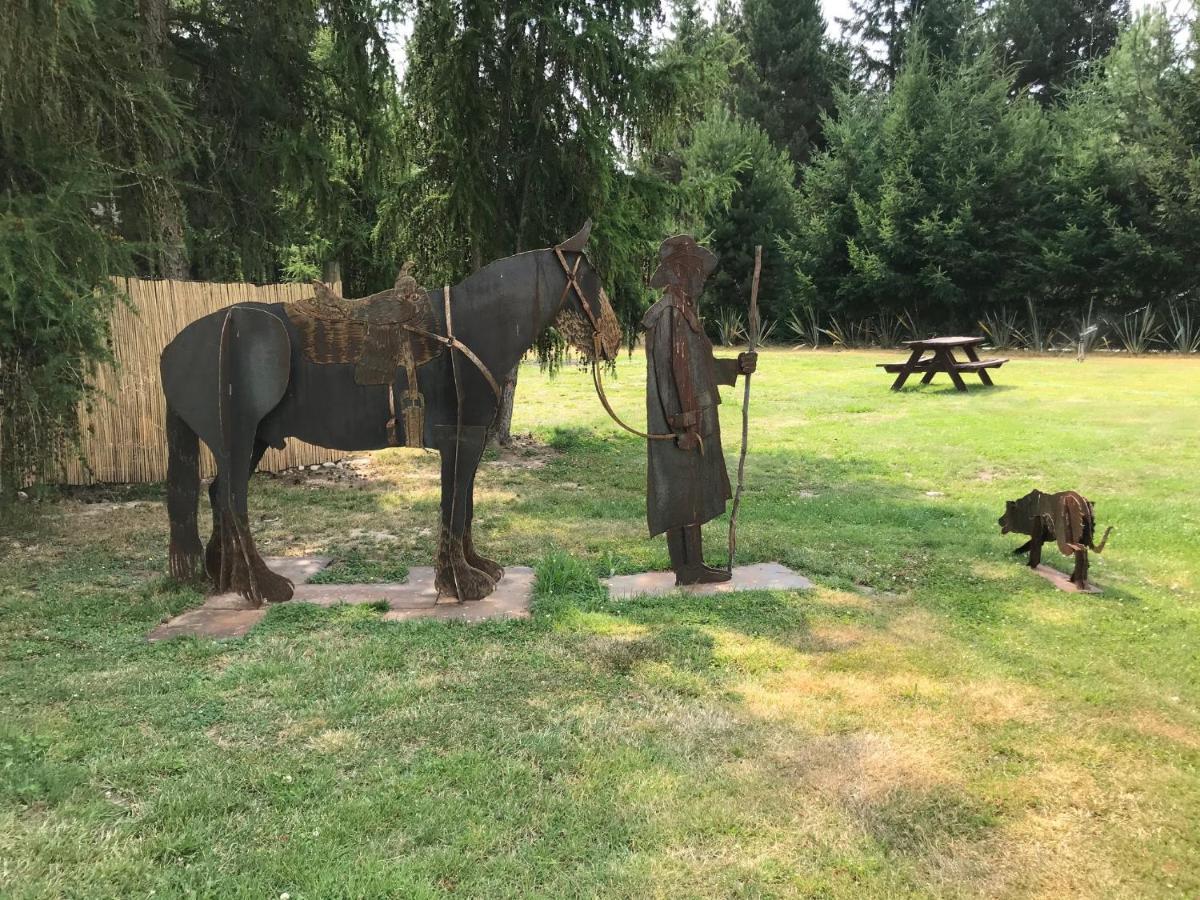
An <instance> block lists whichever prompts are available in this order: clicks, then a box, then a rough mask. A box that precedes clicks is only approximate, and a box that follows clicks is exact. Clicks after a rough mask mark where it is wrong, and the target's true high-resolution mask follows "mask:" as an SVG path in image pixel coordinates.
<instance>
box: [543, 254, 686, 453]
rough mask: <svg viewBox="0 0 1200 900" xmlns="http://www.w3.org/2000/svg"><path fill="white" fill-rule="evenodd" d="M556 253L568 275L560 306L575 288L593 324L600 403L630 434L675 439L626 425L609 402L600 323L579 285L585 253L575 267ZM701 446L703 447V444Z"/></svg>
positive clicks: (594, 373) (594, 367) (594, 372)
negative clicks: (601, 367) (601, 359)
mask: <svg viewBox="0 0 1200 900" xmlns="http://www.w3.org/2000/svg"><path fill="white" fill-rule="evenodd" d="M554 255H555V256H556V257H558V264H559V265H560V266H562V270H563V274H564V275H566V276H567V283H566V285H564V286H563V292H562V296H561V297H559V306H561V305H562V302H563V301H564V300H566V299H567V294H568V293H570V292H571V290H574V291H575V296H577V297H578V298H579V305H580V307H581V308H582V309H583V313H584V315H585V316H587V318H588V321H589V322H590V323H591V325H592V383H593V384H594V385H595V386H596V396H597V397H599V398H600V404H601V405H602V406H603V407H604V411H605V412H606V413H608V415H609V418H611V419H612V420H613V421H614V422H616V423H617V424H618V425H620V426H621V427H622V428H624V429H625V430H626V431H628V432H629V433H630V434H636V435H637V436H638V437H641V438H646V439H647V440H651V441H673V440H675V433H674V432H671V433H670V434H648V433H646V432H645V431H638V430H637V429H636V428H634V427H633V426H631V425H626V424H625V423H624V422H623V421H621V417H620V416H618V415H617V413H616V411H615V410H614V409H613V408H612V404H611V403H609V402H608V397H607V395H606V394H605V393H604V381H603V379H601V377H600V350H601V347H600V323H599V322H598V321H597V320H596V314H595V312H593V311H592V304H591V303H590V302H588V298H587V296H586V295H585V294H584V293H583V288H582V287H580V285H579V263H580V262H581V261H582V260H583V253H582V252H581V253H580V254H579V256H578V257H577V258H576V260H575V265H574V266H573V267H572V266H569V265H567V258H566V257H565V256H563V252H562V248H561V247H555V248H554ZM701 447H702V448H703V445H701ZM701 452H703V450H702V451H701Z"/></svg>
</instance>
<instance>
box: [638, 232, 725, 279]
mask: <svg viewBox="0 0 1200 900" xmlns="http://www.w3.org/2000/svg"><path fill="white" fill-rule="evenodd" d="M658 258H659V264H658V268H657V269H655V271H654V274H653V275H652V276H651V277H650V287H652V288H664V287H666V286H667V285H668V284H671V282H672V278H671V269H684V270H686V269H688V268H691V267H695V268H696V269H699V270H700V271H701V272H703V273H704V276H705V277H706V278H707V277H708V276H709V275H711V274H712V272H713V269H715V268H716V267H717V257H716V256H714V255H713V253H712V251H711V250H709V249H708V248H707V247H701V246H700V245H699V244H697V243H696V239H695V238H694V237H692V236H691V235H690V234H680V235H676V236H675V237H673V238H667V239H666V240H665V241H663V242H662V246H661V247H659V248H658Z"/></svg>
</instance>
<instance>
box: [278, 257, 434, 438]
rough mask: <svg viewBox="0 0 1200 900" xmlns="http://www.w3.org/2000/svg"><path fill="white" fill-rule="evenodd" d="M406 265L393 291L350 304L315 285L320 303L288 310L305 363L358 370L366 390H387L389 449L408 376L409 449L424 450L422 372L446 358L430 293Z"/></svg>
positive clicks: (406, 426)
mask: <svg viewBox="0 0 1200 900" xmlns="http://www.w3.org/2000/svg"><path fill="white" fill-rule="evenodd" d="M409 265H410V264H408V263H406V264H405V266H404V268H403V269H401V270H400V274H399V275H398V276H397V277H396V284H395V286H394V287H393V288H392V289H391V290H390V291H382V292H380V293H378V294H372V295H371V296H369V297H362V298H359V299H356V300H345V299H343V298H342V297H339V296H338V295H337V294H336V293H334V291H333V290H332V289H330V288H329V287H328V286H327V285H324V284H321V283H320V282H314V288H315V290H316V295H315V296H314V297H311V298H308V299H305V300H298V301H296V302H295V303H287V304H285V305H284V310H285V312H286V313H287V316H288V318H289V319H290V320H291V322H292V325H293V326H295V328H296V331H297V332H299V334H300V342H301V345H302V347H303V350H304V355H305V357H306V358H307V359H308V360H309V361H310V362H313V363H317V364H321V365H328V364H333V363H348V364H353V365H354V380H355V382H356V383H357V384H361V385H387V388H388V408H389V410H390V412H391V418H390V419H389V420H388V423H387V432H388V443H389V444H391V445H392V446H397V445H398V444H399V439H398V437H397V433H396V412H397V403H396V392H395V386H396V383H397V381H398V380H400V379H398V377H397V375H398V373H403V375H404V378H403V385H402V386H401V388H400V403H399V411H400V414H401V416H402V418H403V422H404V437H405V444H406V445H407V446H409V447H420V446H421V437H422V434H423V433H424V425H425V398H424V397H422V396H421V393H420V391H419V390H418V389H417V369H418V368H419V367H421V366H423V365H425V364H426V363H427V362H429V361H430V360H432V359H434V358H436V357H437V356H438V355H439V354H441V352H442V350H443V347H444V343H442V342H440V341H439V340H438V339H437V338H436V332H435V328H436V324H435V322H434V318H433V309H432V307H431V306H430V304H429V299H428V297H427V296H426V294H425V292H424V291H423V290H422V289H421V288H420V286H418V284H417V281H416V279H415V278H413V277H412V276H411V275H410V274H409Z"/></svg>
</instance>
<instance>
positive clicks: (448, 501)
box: [434, 427, 496, 600]
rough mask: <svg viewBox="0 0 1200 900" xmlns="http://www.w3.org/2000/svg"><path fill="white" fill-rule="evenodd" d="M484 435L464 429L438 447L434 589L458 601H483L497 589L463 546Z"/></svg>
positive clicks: (470, 428)
mask: <svg viewBox="0 0 1200 900" xmlns="http://www.w3.org/2000/svg"><path fill="white" fill-rule="evenodd" d="M452 430H453V429H447V431H452ZM485 436H486V429H484V428H482V427H468V428H464V429H463V435H462V440H461V443H456V438H454V437H450V438H449V439H448V440H446V441H444V442H442V446H441V447H440V448H439V449H440V450H441V454H442V527H441V531H440V533H439V534H438V549H437V560H436V562H435V564H434V569H435V578H434V586H435V587H437V589H438V591H439V592H440V593H443V594H446V595H448V596H451V597H457V598H458V599H459V600H482V599H483V598H484V597H486V596H487V595H488V594H490V593H491V592H492V591H494V590H495V589H496V581H495V579H493V578H492V577H491V575H489V574H488V573H487V572H486V571H485V570H483V569H478V568H476V567H475V566H473V565H472V564H471V563H470V562H469V561H468V560H467V556H466V550H465V547H464V543H465V541H464V538H465V535H466V531H467V523H468V522H469V519H470V514H471V494H472V492H473V488H474V484H475V471H476V469H478V468H479V460H480V459H481V458H482V457H483V444H484V438H485ZM456 457H457V462H456Z"/></svg>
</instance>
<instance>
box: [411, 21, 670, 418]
mask: <svg viewBox="0 0 1200 900" xmlns="http://www.w3.org/2000/svg"><path fill="white" fill-rule="evenodd" d="M415 9H416V18H415V22H414V30H413V35H412V38H411V41H410V43H409V60H408V71H407V75H406V79H405V88H406V101H407V103H408V104H409V106H410V113H409V114H410V116H411V121H412V123H413V125H414V126H415V128H416V129H417V135H418V141H419V146H420V153H419V156H420V158H421V159H422V160H423V163H422V165H423V166H424V172H423V177H424V178H426V179H428V182H427V183H429V184H433V185H436V186H437V187H436V188H435V189H434V190H435V192H436V193H437V194H438V195H439V196H440V198H441V209H440V210H439V213H438V215H437V216H436V218H435V220H434V221H436V223H437V224H436V226H435V227H437V228H438V230H439V233H438V235H437V240H436V241H429V240H425V239H423V236H416V237H418V241H416V242H419V243H421V244H423V245H424V246H425V247H426V248H427V251H432V252H427V255H426V256H425V258H424V260H423V262H424V265H425V268H424V269H423V272H424V274H425V275H426V277H430V276H436V277H437V278H438V279H439V280H440V279H441V278H447V279H454V278H459V277H462V276H463V275H465V274H466V273H468V272H470V271H472V270H473V269H476V268H478V267H480V266H481V265H483V264H484V263H486V262H487V261H489V260H491V259H494V258H496V257H502V256H507V255H509V254H511V253H515V252H520V251H523V250H526V249H529V248H531V247H538V246H547V245H551V244H553V243H555V242H557V241H559V240H562V239H563V238H565V237H567V236H569V235H571V234H572V233H574V232H575V230H576V229H578V228H579V226H580V224H582V222H583V220H584V219H586V218H588V217H589V216H593V217H595V218H596V224H597V228H596V232H595V238H594V243H593V249H594V250H595V251H596V253H597V259H598V261H600V262H603V260H604V259H605V256H606V251H607V249H608V248H607V246H606V242H607V241H608V240H609V238H610V236H611V233H610V232H608V230H607V228H608V223H607V221H606V218H605V210H606V209H607V208H608V205H609V203H610V202H611V201H612V200H613V199H614V198H616V197H621V196H625V194H624V192H625V191H626V190H627V189H628V188H629V187H630V185H629V183H628V181H627V180H626V178H625V176H624V175H623V174H622V172H621V168H622V166H621V164H622V162H623V158H628V155H629V153H630V151H634V150H636V149H637V148H638V147H640V146H643V145H645V144H646V142H647V141H648V140H649V139H650V138H651V136H652V135H653V134H654V133H655V132H656V130H657V129H659V128H661V127H662V125H663V122H664V120H667V119H669V118H670V117H671V116H672V114H673V112H674V111H675V109H676V107H677V104H678V102H679V98H680V97H681V96H683V95H684V94H685V89H686V78H687V72H688V71H689V67H688V66H687V65H686V61H680V62H679V63H678V64H677V65H675V66H673V67H666V66H663V67H660V66H657V65H656V63H655V59H654V53H653V50H654V35H653V32H652V27H651V26H652V24H653V22H654V21H655V20H656V19H657V18H658V17H659V16H660V14H661V13H660V0H611V2H606V3H603V4H599V3H592V2H588V0H566V2H563V0H522V2H517V0H462V2H459V3H455V4H450V3H446V2H444V0H417V2H416V3H415ZM414 187H415V185H414ZM419 190H423V188H421V189H419ZM416 242H414V243H416ZM612 286H613V285H612V284H610V287H612ZM613 299H614V301H615V303H616V304H617V305H618V306H619V307H621V308H622V309H626V310H628V308H630V307H632V306H636V305H638V304H640V302H641V299H642V295H641V292H640V291H639V292H638V295H637V296H636V297H631V296H622V295H621V294H620V293H614V295H613ZM509 377H510V379H515V377H516V371H515V370H514V372H512V373H510V376H509ZM506 407H507V408H506V409H505V410H504V411H502V413H501V434H500V438H501V440H502V441H504V440H506V439H507V433H506V431H507V429H506V428H505V427H504V426H505V424H506V422H507V420H508V418H509V416H510V415H511V396H510V397H509V398H508V402H507V403H506Z"/></svg>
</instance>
